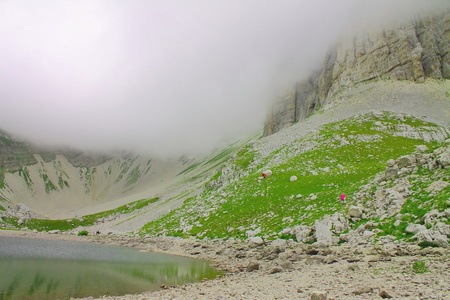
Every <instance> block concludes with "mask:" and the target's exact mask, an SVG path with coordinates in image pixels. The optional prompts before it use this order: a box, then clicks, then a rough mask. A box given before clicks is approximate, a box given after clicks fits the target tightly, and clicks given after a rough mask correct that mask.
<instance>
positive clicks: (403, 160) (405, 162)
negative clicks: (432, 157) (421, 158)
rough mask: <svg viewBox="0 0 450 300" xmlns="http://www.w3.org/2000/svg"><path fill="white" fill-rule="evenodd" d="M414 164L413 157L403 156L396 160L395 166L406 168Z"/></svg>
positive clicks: (414, 158) (414, 159)
mask: <svg viewBox="0 0 450 300" xmlns="http://www.w3.org/2000/svg"><path fill="white" fill-rule="evenodd" d="M415 163H416V157H415V156H414V155H405V156H401V157H399V158H398V159H397V165H398V167H399V168H400V169H401V168H406V167H410V166H412V165H414V164H415Z"/></svg>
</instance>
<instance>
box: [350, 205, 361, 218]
mask: <svg viewBox="0 0 450 300" xmlns="http://www.w3.org/2000/svg"><path fill="white" fill-rule="evenodd" d="M348 215H349V216H350V217H352V218H360V217H361V215H362V210H361V208H359V207H358V206H350V208H349V209H348Z"/></svg>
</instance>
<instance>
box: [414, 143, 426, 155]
mask: <svg viewBox="0 0 450 300" xmlns="http://www.w3.org/2000/svg"><path fill="white" fill-rule="evenodd" d="M427 150H428V147H427V146H425V145H419V146H417V147H416V153H417V154H422V153H425V152H426V151H427Z"/></svg>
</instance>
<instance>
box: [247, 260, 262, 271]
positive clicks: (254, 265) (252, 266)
mask: <svg viewBox="0 0 450 300" xmlns="http://www.w3.org/2000/svg"><path fill="white" fill-rule="evenodd" d="M259 266H260V264H259V262H255V261H252V262H249V264H248V265H247V272H253V271H256V270H259Z"/></svg>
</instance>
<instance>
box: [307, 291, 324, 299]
mask: <svg viewBox="0 0 450 300" xmlns="http://www.w3.org/2000/svg"><path fill="white" fill-rule="evenodd" d="M309 299H310V300H326V299H327V293H326V292H318V291H316V292H312V293H311V297H310V298H309Z"/></svg>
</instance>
